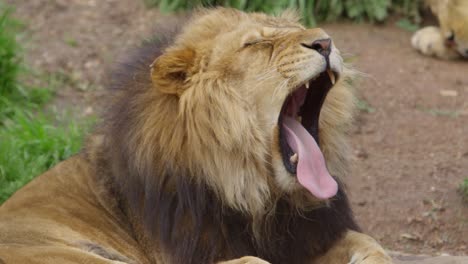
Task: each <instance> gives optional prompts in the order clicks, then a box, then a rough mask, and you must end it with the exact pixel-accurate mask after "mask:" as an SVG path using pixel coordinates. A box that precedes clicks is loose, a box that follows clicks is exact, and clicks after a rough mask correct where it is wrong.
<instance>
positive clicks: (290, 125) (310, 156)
mask: <svg viewBox="0 0 468 264" xmlns="http://www.w3.org/2000/svg"><path fill="white" fill-rule="evenodd" d="M337 76H338V74H337V73H336V72H333V71H332V70H331V69H328V70H326V71H324V72H322V73H321V74H319V75H318V76H316V77H314V78H312V79H311V80H308V81H307V82H305V83H304V84H302V85H300V86H299V87H297V88H296V89H295V90H294V91H293V92H292V93H291V94H290V95H289V96H288V97H287V98H286V100H285V102H284V104H283V107H282V109H281V113H280V116H279V120H278V127H279V131H280V133H279V137H280V138H279V143H280V150H281V155H282V159H283V163H284V166H285V168H286V170H287V171H288V172H290V173H291V174H295V175H296V177H297V179H298V181H299V183H300V184H301V185H302V186H303V187H304V188H306V189H307V190H309V191H310V192H311V193H312V194H313V195H314V196H315V197H317V198H319V199H328V198H330V197H332V196H334V195H335V194H336V192H337V190H338V187H337V183H336V181H335V180H334V179H333V177H332V176H330V174H329V173H328V170H327V168H326V165H325V159H324V157H323V154H322V152H321V150H320V148H319V117H320V110H321V108H322V105H323V102H324V101H325V97H326V96H327V94H328V92H329V91H330V89H331V88H332V87H333V85H334V84H335V82H336V77H337Z"/></svg>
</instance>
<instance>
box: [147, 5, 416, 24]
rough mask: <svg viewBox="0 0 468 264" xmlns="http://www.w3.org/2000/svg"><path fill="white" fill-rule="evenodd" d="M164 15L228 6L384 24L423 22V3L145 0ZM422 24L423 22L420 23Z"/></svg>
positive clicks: (306, 19) (316, 18)
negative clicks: (393, 19) (398, 18)
mask: <svg viewBox="0 0 468 264" xmlns="http://www.w3.org/2000/svg"><path fill="white" fill-rule="evenodd" d="M144 1H145V2H146V4H147V5H148V6H156V7H158V8H159V9H161V10H162V11H163V12H172V11H181V10H187V9H193V8H195V7H198V6H217V5H222V6H228V7H234V8H237V9H241V10H246V11H261V12H266V13H273V14H274V13H278V12H281V11H282V10H284V9H287V8H292V9H297V10H299V11H300V13H301V15H302V17H303V18H304V22H305V23H306V24H308V25H315V24H316V23H317V22H322V21H335V20H337V19H339V18H349V19H352V20H354V21H364V20H368V21H372V22H380V21H384V20H385V19H386V18H387V17H388V15H389V14H390V13H392V12H393V13H398V14H401V15H404V16H405V17H408V18H410V19H411V20H415V21H416V20H419V10H418V8H419V6H420V3H421V0H144ZM416 22H419V21H416Z"/></svg>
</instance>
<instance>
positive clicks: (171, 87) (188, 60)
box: [151, 48, 195, 95]
mask: <svg viewBox="0 0 468 264" xmlns="http://www.w3.org/2000/svg"><path fill="white" fill-rule="evenodd" d="M194 60H195V51H194V50H192V49H187V48H184V49H182V48H177V49H169V50H167V51H166V52H165V53H164V54H162V55H161V56H159V57H158V58H156V60H154V62H153V63H152V64H151V80H152V82H153V85H154V86H155V87H156V88H157V89H159V90H160V91H161V92H163V93H168V94H178V95H180V94H182V92H183V91H184V87H185V82H186V80H187V76H188V75H189V72H190V71H191V70H192V68H193V65H194Z"/></svg>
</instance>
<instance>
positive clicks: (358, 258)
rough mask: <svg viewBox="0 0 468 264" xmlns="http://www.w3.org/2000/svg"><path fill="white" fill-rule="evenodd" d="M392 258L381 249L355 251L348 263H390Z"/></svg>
mask: <svg viewBox="0 0 468 264" xmlns="http://www.w3.org/2000/svg"><path fill="white" fill-rule="evenodd" d="M392 263H393V261H392V259H391V258H390V257H389V256H388V255H387V253H385V252H384V251H383V250H375V251H372V252H357V253H355V254H354V255H353V257H352V258H351V260H350V261H349V262H348V264H392Z"/></svg>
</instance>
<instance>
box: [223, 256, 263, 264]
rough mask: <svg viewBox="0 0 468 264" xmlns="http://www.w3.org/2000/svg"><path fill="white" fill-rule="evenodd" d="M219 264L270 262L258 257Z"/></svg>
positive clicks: (260, 263)
mask: <svg viewBox="0 0 468 264" xmlns="http://www.w3.org/2000/svg"><path fill="white" fill-rule="evenodd" d="M217 264H269V262H267V261H265V260H263V259H260V258H257V257H250V256H246V257H242V258H238V259H233V260H228V261H222V262H218V263H217Z"/></svg>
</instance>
